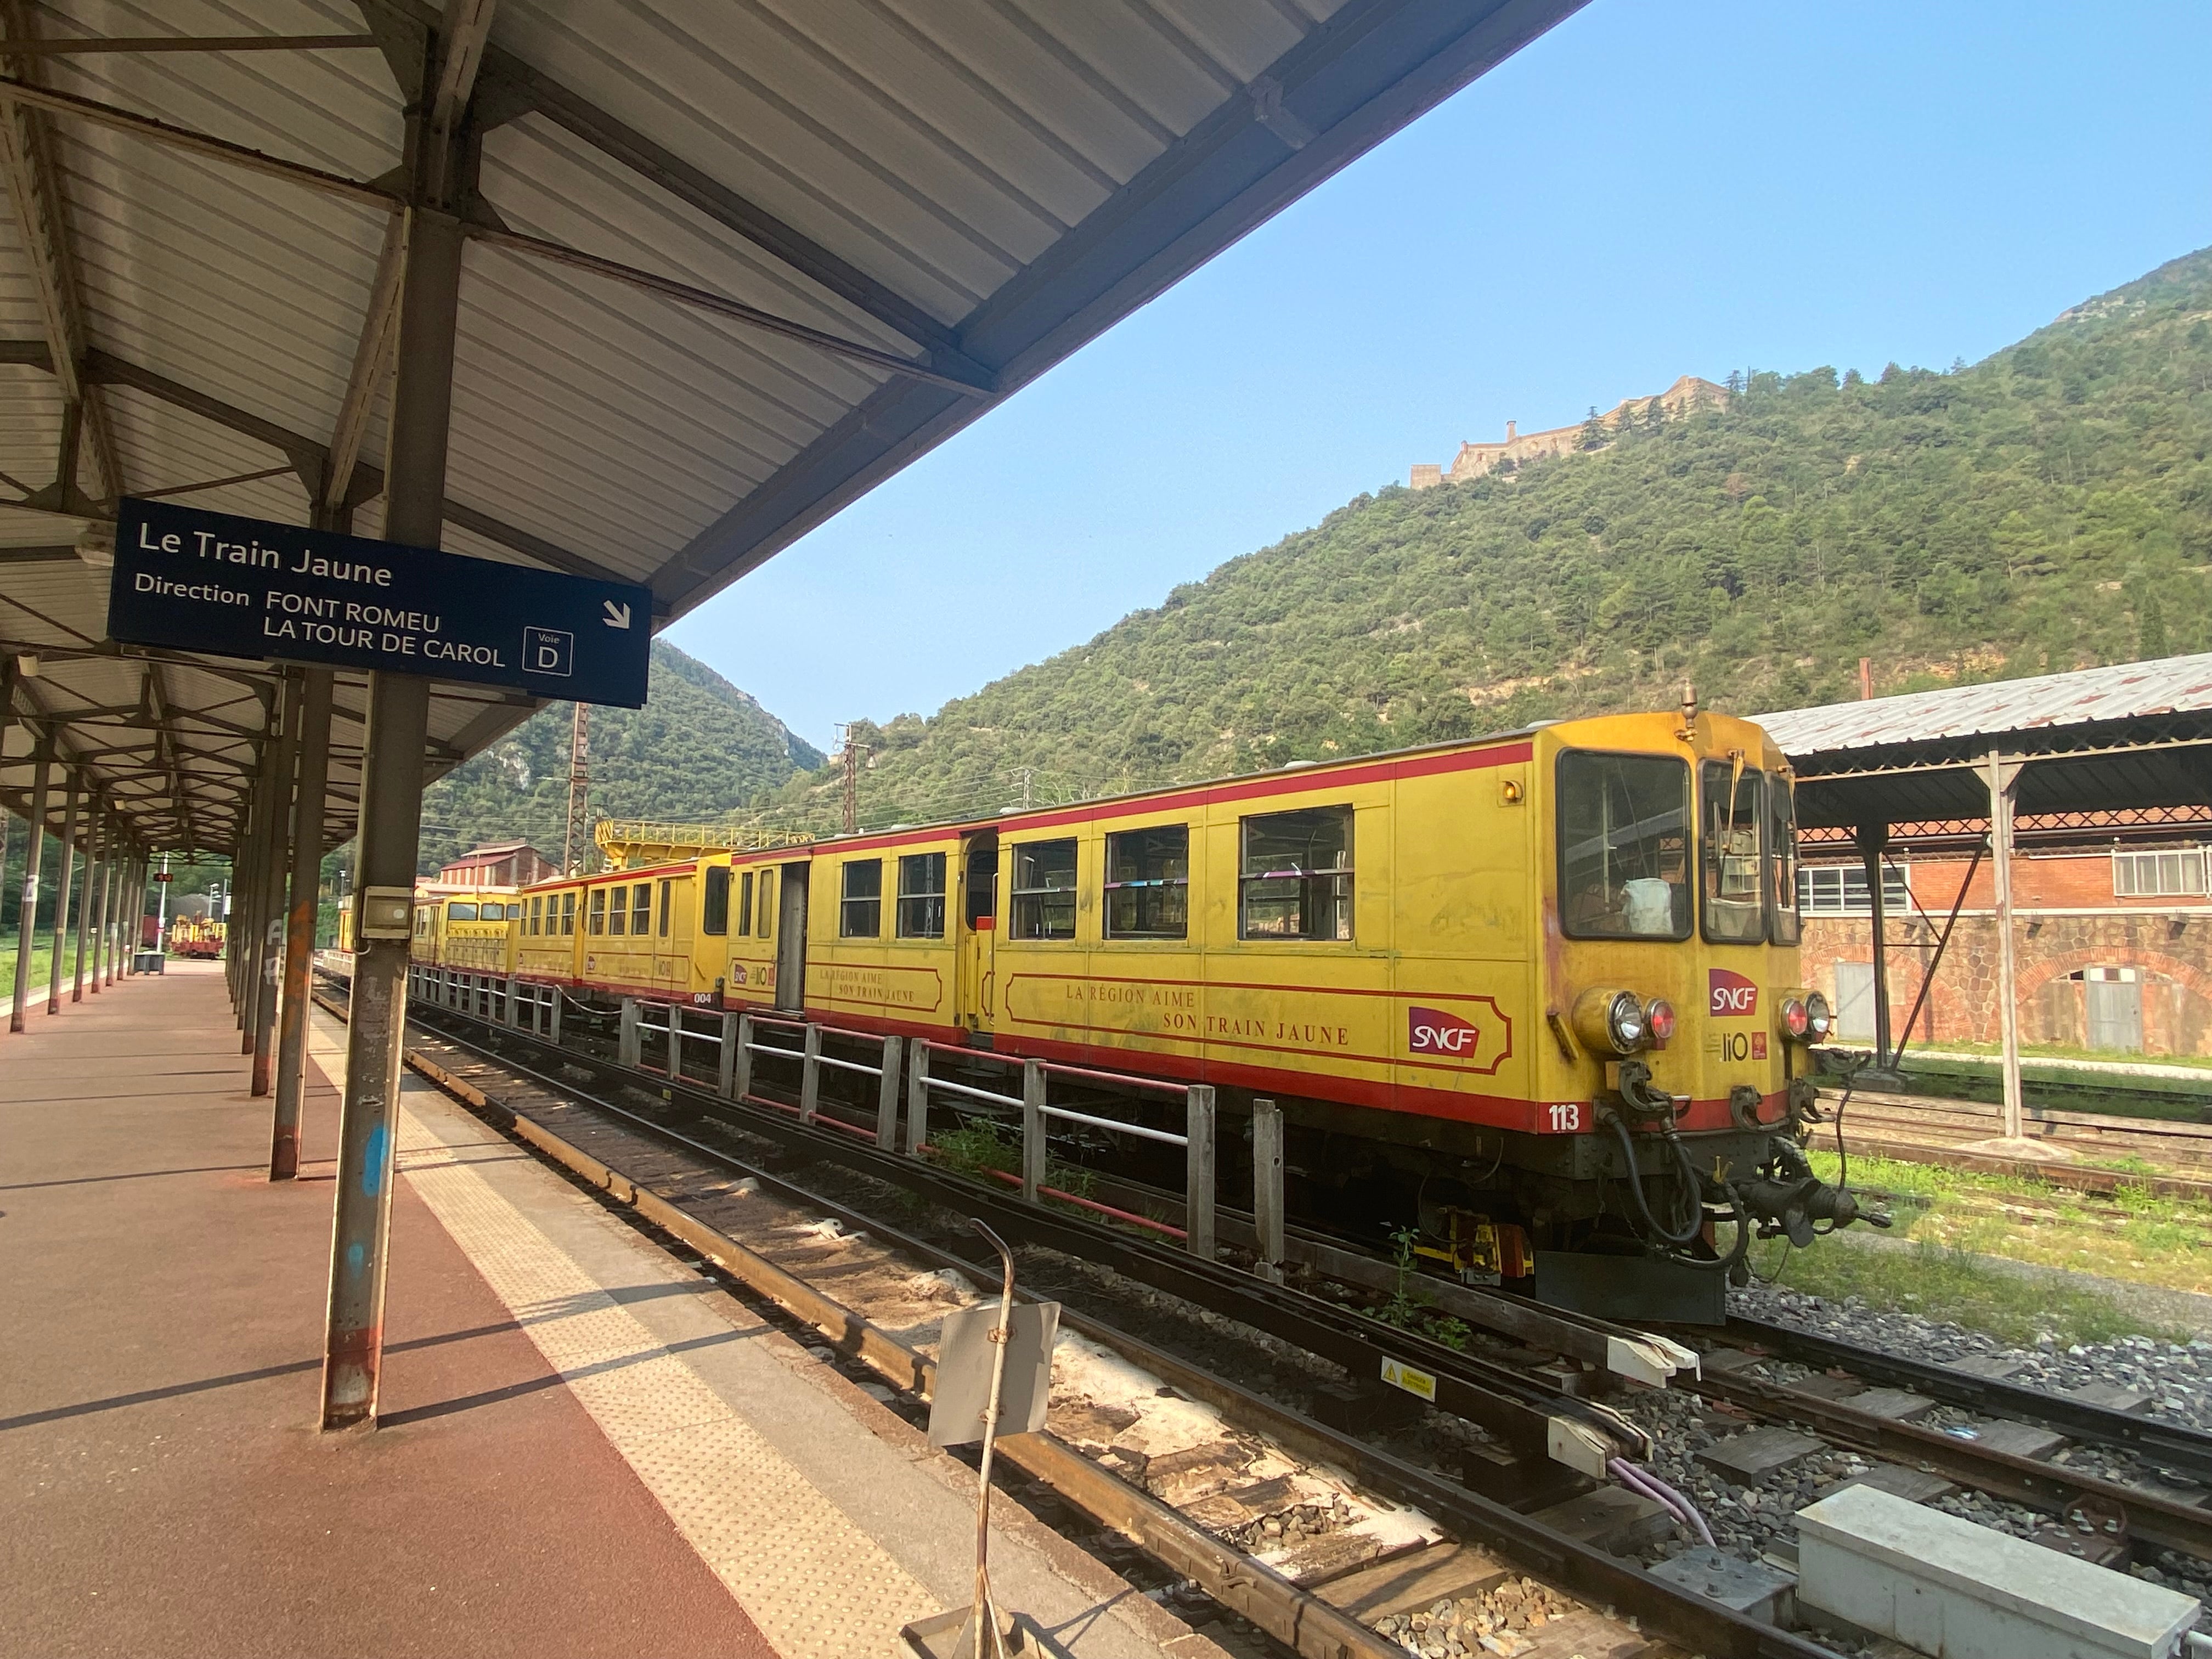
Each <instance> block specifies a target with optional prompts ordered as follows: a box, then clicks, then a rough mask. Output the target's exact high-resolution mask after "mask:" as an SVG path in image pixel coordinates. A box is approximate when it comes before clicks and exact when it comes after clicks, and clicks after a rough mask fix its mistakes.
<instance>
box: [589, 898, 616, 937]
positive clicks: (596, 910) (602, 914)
mask: <svg viewBox="0 0 2212 1659" xmlns="http://www.w3.org/2000/svg"><path fill="white" fill-rule="evenodd" d="M615 921H617V924H619V923H620V922H621V921H622V912H621V911H620V910H619V909H617V911H616V912H615ZM606 931H607V890H606V889H605V888H604V887H594V888H593V889H592V932H593V933H605V932H606ZM615 931H616V932H617V933H620V932H621V931H622V928H621V927H620V926H619V925H617V927H616V928H615Z"/></svg>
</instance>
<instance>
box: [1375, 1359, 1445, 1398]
mask: <svg viewBox="0 0 2212 1659" xmlns="http://www.w3.org/2000/svg"><path fill="white" fill-rule="evenodd" d="M1383 1381H1384V1382H1385V1383H1389V1385H1390V1386H1391V1387H1392V1388H1394V1389H1404V1390H1405V1391H1406V1392H1407V1394H1411V1395H1419V1396H1420V1397H1421V1398H1422V1399H1424V1400H1425V1401H1428V1402H1429V1403H1430V1404H1431V1406H1433V1405H1435V1404H1436V1403H1437V1379H1436V1378H1435V1377H1434V1376H1431V1375H1430V1374H1429V1373H1428V1372H1427V1371H1423V1370H1414V1369H1413V1366H1411V1365H1408V1364H1405V1363H1404V1362H1403V1361H1401V1360H1396V1359H1386V1360H1384V1361H1383Z"/></svg>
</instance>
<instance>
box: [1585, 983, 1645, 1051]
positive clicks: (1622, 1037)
mask: <svg viewBox="0 0 2212 1659" xmlns="http://www.w3.org/2000/svg"><path fill="white" fill-rule="evenodd" d="M1574 1025H1575V1035H1576V1036H1578V1037H1580V1038H1581V1039H1582V1040H1583V1047H1584V1048H1588V1049H1589V1050H1590V1051H1591V1052H1593V1053H1595V1054H1634V1053H1635V1052H1636V1051H1637V1050H1638V1049H1639V1048H1644V1046H1645V1045H1646V1044H1648V1043H1649V1042H1650V1040H1651V1027H1650V1021H1649V1020H1647V1019H1646V1018H1644V999H1643V998H1641V997H1639V996H1638V995H1637V994H1636V993H1635V992H1633V991H1614V990H1602V991H1585V992H1583V994H1581V995H1580V996H1578V997H1577V998H1576V999H1575V1015H1574Z"/></svg>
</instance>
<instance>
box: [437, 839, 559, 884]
mask: <svg viewBox="0 0 2212 1659" xmlns="http://www.w3.org/2000/svg"><path fill="white" fill-rule="evenodd" d="M560 873H561V866H559V865H557V864H556V863H554V862H553V860H550V859H549V858H547V857H546V856H545V854H543V853H541V852H539V851H538V849H537V848H534V847H532V845H531V844H530V843H529V842H526V841H495V842H487V843H485V844H484V845H483V846H482V847H478V848H473V849H472V850H471V851H469V852H466V853H464V854H461V856H460V857H459V858H457V859H455V860H453V862H452V863H451V864H448V865H445V866H441V868H440V869H439V871H438V880H437V885H438V886H440V887H441V888H448V887H450V888H467V887H527V886H528V885H529V884H531V883H532V882H534V881H550V880H551V879H552V878H554V877H556V876H557V875H559V874H560Z"/></svg>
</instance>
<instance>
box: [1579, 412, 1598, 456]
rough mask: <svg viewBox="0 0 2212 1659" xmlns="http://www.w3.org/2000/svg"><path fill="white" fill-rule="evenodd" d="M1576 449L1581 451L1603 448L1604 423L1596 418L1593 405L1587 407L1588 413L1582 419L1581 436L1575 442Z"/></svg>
mask: <svg viewBox="0 0 2212 1659" xmlns="http://www.w3.org/2000/svg"><path fill="white" fill-rule="evenodd" d="M1577 447H1578V448H1582V449H1603V448H1604V447H1605V422H1603V421H1601V420H1600V419H1599V418H1598V414H1597V405H1596V404H1591V405H1590V406H1589V414H1588V415H1587V416H1583V434H1582V437H1581V439H1580V440H1579V441H1577Z"/></svg>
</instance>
